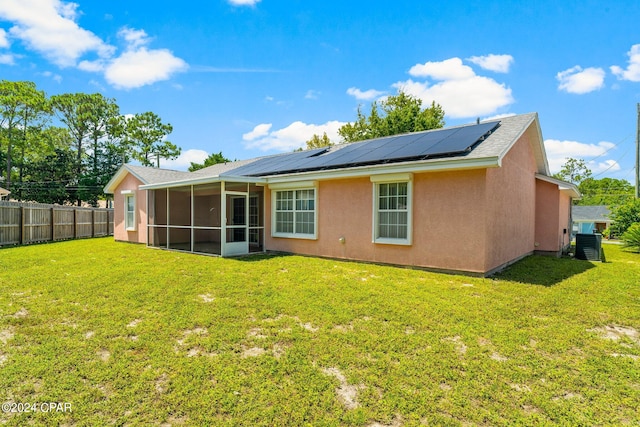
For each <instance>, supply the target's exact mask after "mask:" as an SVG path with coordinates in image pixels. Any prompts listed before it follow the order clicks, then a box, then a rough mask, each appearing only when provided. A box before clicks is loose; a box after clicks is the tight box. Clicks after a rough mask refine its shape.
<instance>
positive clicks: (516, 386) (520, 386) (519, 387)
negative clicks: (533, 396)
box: [509, 384, 531, 393]
mask: <svg viewBox="0 0 640 427" xmlns="http://www.w3.org/2000/svg"><path fill="white" fill-rule="evenodd" d="M509 385H510V386H511V388H512V389H514V390H515V391H520V392H526V393H531V387H529V386H528V385H526V384H509Z"/></svg>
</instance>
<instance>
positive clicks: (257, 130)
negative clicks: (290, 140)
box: [242, 123, 272, 141]
mask: <svg viewBox="0 0 640 427" xmlns="http://www.w3.org/2000/svg"><path fill="white" fill-rule="evenodd" d="M271 126H272V124H271V123H263V124H260V125H258V126H256V127H254V128H253V130H252V131H251V132H247V133H245V134H244V135H242V139H244V140H245V141H253V140H254V139H257V138H261V137H263V136H265V135H268V134H269V130H270V129H271Z"/></svg>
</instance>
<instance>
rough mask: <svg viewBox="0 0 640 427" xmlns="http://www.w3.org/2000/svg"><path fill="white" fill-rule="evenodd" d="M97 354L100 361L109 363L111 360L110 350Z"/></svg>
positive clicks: (101, 350) (103, 350)
mask: <svg viewBox="0 0 640 427" xmlns="http://www.w3.org/2000/svg"><path fill="white" fill-rule="evenodd" d="M96 354H97V355H98V359H100V360H102V361H103V362H108V361H109V359H110V358H111V353H110V352H109V350H107V349H104V348H103V349H100V350H98V351H97V352H96Z"/></svg>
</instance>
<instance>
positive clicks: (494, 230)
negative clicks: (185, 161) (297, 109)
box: [105, 113, 580, 275]
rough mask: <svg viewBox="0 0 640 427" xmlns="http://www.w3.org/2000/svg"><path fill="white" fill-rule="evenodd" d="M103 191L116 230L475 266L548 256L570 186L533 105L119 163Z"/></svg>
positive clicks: (194, 244)
mask: <svg viewBox="0 0 640 427" xmlns="http://www.w3.org/2000/svg"><path fill="white" fill-rule="evenodd" d="M105 192H106V193H112V194H113V195H114V206H115V232H114V236H115V239H116V240H122V241H129V242H140V243H146V244H147V245H148V246H151V247H156V248H164V249H173V250H181V251H189V252H196V253H204V254H215V255H222V256H232V255H240V254H247V253H250V252H256V251H265V250H270V251H281V252H288V253H296V254H304V255H312V256H321V257H331V258H342V259H352V260H361V261H367V262H377V263H389V264H398V265H408V266H417V267H422V268H428V269H438V270H444V271H461V272H466V273H471V274H478V275H489V274H491V273H493V272H495V271H497V270H499V269H501V268H503V267H505V266H506V265H508V264H510V263H512V262H514V261H516V260H518V259H520V258H522V257H525V256H527V255H529V254H532V253H534V252H537V253H548V254H554V255H558V254H560V253H561V252H562V251H563V249H565V248H567V247H568V245H569V244H570V235H569V232H570V225H571V223H570V210H571V201H572V199H573V198H577V197H579V196H580V194H579V192H578V190H577V188H576V187H575V186H574V185H573V184H570V183H566V182H563V181H559V180H557V179H554V178H551V177H550V176H549V168H548V164H547V159H546V154H545V151H544V145H543V139H542V134H541V131H540V126H539V123H538V116H537V114H535V113H532V114H524V115H518V116H511V117H506V118H502V119H499V120H494V121H488V122H482V123H478V124H471V125H465V126H457V127H452V128H445V129H438V130H431V131H425V132H416V133H411V134H405V135H396V136H391V137H385V138H378V139H374V140H369V141H363V142H358V143H353V144H344V145H338V146H333V147H330V148H320V149H315V150H307V151H302V152H293V153H286V154H280V155H275V156H267V157H260V158H257V159H250V160H244V161H239V162H230V163H225V164H218V165H213V166H210V167H208V168H204V169H201V170H199V171H196V172H178V171H171V170H163V169H155V168H147V167H141V166H133V165H124V166H122V167H121V168H120V170H119V171H118V172H117V173H116V174H115V176H114V177H113V178H112V179H111V181H110V182H109V183H108V184H107V186H106V187H105Z"/></svg>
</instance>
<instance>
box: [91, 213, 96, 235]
mask: <svg viewBox="0 0 640 427" xmlns="http://www.w3.org/2000/svg"><path fill="white" fill-rule="evenodd" d="M91 237H96V210H95V209H93V208H92V209H91Z"/></svg>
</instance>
